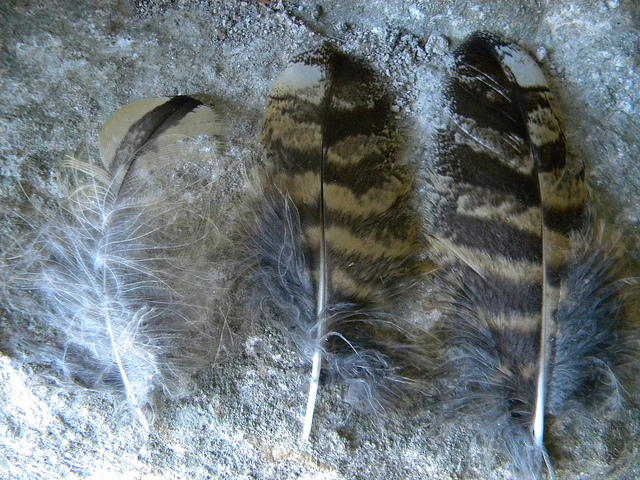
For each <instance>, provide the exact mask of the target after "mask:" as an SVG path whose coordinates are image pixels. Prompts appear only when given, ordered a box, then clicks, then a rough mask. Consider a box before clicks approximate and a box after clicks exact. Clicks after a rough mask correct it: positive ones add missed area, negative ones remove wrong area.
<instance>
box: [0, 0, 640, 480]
mask: <svg viewBox="0 0 640 480" xmlns="http://www.w3.org/2000/svg"><path fill="white" fill-rule="evenodd" d="M0 16H1V18H2V21H1V22H0V42H1V43H0V158H1V159H2V161H1V164H0V204H1V205H2V209H1V210H0V211H1V212H2V216H1V217H0V241H2V242H3V243H4V242H10V241H11V238H12V235H13V232H14V231H15V228H16V218H15V214H16V212H19V211H20V210H21V209H22V208H23V207H24V205H25V204H26V202H25V195H26V196H28V197H29V199H30V201H35V202H41V203H43V204H45V205H46V204H47V202H52V201H54V200H55V198H56V196H57V195H59V192H58V191H57V189H56V175H57V174H56V172H57V170H58V167H59V164H60V161H61V159H63V158H64V156H65V155H68V154H70V153H73V152H74V151H75V150H76V149H77V148H78V146H81V145H84V144H87V145H88V146H89V150H90V151H93V152H94V154H95V144H96V138H97V132H98V130H99V128H100V126H101V125H102V123H103V122H104V121H105V120H106V118H107V117H108V116H109V115H111V114H112V113H113V112H115V111H116V110H117V109H118V108H119V107H121V106H122V105H124V104H126V103H128V102H131V101H133V100H135V99H137V98H141V97H154V96H163V95H176V94H190V95H196V96H198V97H199V98H201V99H204V100H206V101H207V102H209V103H211V104H219V105H223V106H224V108H225V109H226V112H227V113H228V117H229V121H230V123H231V133H230V137H231V138H230V145H231V146H230V149H229V155H230V156H231V158H232V160H233V161H232V162H231V163H232V164H235V165H237V175H236V176H235V177H234V176H233V175H231V176H229V177H225V179H226V180H225V182H224V184H221V185H220V189H221V190H220V191H221V192H222V194H223V195H222V196H221V198H223V199H224V200H221V201H223V206H224V207H225V208H229V209H233V207H234V202H237V198H238V196H239V195H240V194H241V192H242V185H243V174H244V166H245V165H246V164H247V162H248V161H250V160H255V159H259V158H260V157H261V151H260V140H259V139H260V128H261V122H262V118H263V112H264V108H265V104H266V99H267V94H268V91H269V88H270V85H271V83H272V81H273V80H274V78H275V77H276V76H277V74H278V72H279V71H280V70H281V69H282V68H283V66H284V65H286V63H287V60H288V59H289V58H291V57H292V56H293V55H294V54H296V53H298V52H301V51H304V50H307V49H310V48H313V47H314V46H316V45H318V44H319V43H320V42H322V41H324V40H326V39H327V38H328V39H333V41H335V42H336V43H337V44H339V45H340V47H341V48H343V49H344V50H345V51H348V52H352V53H354V54H356V55H358V56H360V57H364V58H367V59H368V61H369V62H370V63H371V64H372V65H373V66H374V68H376V69H377V70H378V71H380V72H382V73H383V74H384V75H385V76H386V77H387V78H389V79H391V81H392V82H393V85H394V87H395V88H396V89H397V92H398V97H397V98H398V100H397V107H398V115H399V116H400V119H401V122H402V124H403V134H404V137H405V139H406V145H407V147H406V155H407V158H408V159H409V160H410V161H412V162H414V163H415V164H416V166H417V168H418V169H420V168H421V167H422V169H423V170H424V167H425V166H426V165H428V163H429V160H430V158H431V155H432V151H433V150H432V144H431V142H432V135H433V133H434V131H435V129H436V128H437V127H438V125H440V124H441V119H442V116H443V113H444V112H443V102H442V98H441V92H442V86H443V81H444V79H445V78H446V72H447V68H448V66H449V63H450V57H449V55H448V54H449V53H450V49H451V48H452V46H454V45H455V44H456V43H457V42H459V41H460V40H461V39H463V38H464V37H466V36H467V35H468V34H470V33H471V32H473V31H476V30H481V29H482V30H490V31H494V32H496V33H500V34H502V35H504V36H505V37H507V38H510V39H514V40H517V41H519V42H520V43H521V44H523V45H524V46H526V47H528V48H529V50H530V51H532V52H533V53H534V54H535V55H536V56H537V58H538V59H539V60H540V61H541V63H542V65H543V68H544V69H545V73H546V74H547V75H548V77H549V79H550V82H551V86H552V90H553V91H554V93H555V94H556V98H557V110H558V114H559V116H560V117H561V121H562V123H563V125H564V128H565V132H566V134H567V141H568V145H569V150H570V153H571V155H572V157H573V158H574V159H578V160H580V161H584V162H585V163H586V165H587V168H588V171H589V173H590V184H591V186H592V188H593V191H594V198H595V199H596V201H597V202H598V204H599V207H600V210H601V212H602V214H603V215H602V216H603V217H604V218H606V219H607V221H608V222H609V223H610V224H611V225H615V226H617V227H621V228H622V229H623V231H624V236H625V237H626V238H627V240H628V243H629V245H630V259H631V260H632V261H635V260H637V259H638V258H639V257H638V252H639V251H640V202H638V198H640V175H639V174H638V169H637V165H636V162H637V160H638V159H639V158H640V146H639V141H638V140H639V139H640V115H639V114H638V113H639V112H638V109H639V108H640V101H639V100H640V84H639V82H640V80H639V77H638V73H639V70H640V65H639V62H640V4H639V3H638V2H636V1H634V0H626V1H625V0H621V1H614V0H609V1H596V0H587V1H575V2H568V1H562V0H542V1H532V0H525V1H522V2H511V1H507V0H499V1H495V2H484V1H480V0H463V1H458V2H449V1H444V0H439V1H421V0H406V1H404V0H398V1H393V2H392V1H387V0H369V1H355V0H354V1H349V0H342V1H319V0H296V1H288V0H278V1H273V2H258V1H247V2H242V1H237V0H218V1H216V0H211V1H204V0H203V1H200V2H198V1H187V0H182V1H180V0H179V1H172V0H167V1H162V0H160V1H153V0H150V1H135V2H134V1H126V0H111V1H97V0H94V1H87V2H82V3H78V2H71V1H68V0H58V1H55V0H54V1H48V2H34V1H24V2H20V1H13V0H10V1H6V2H3V3H2V5H1V6H0ZM234 162H235V163H234ZM419 187H420V188H419V196H420V198H421V199H423V200H425V201H424V202H422V201H421V202H420V204H421V205H426V204H427V203H428V202H427V201H426V200H427V199H428V196H429V195H430V194H431V193H430V190H429V188H428V183H427V182H426V176H425V175H424V174H422V175H421V179H420V181H419ZM224 202H226V203H224ZM416 308H418V307H416ZM1 312H2V317H3V319H2V322H3V324H5V323H8V322H9V317H8V316H9V315H10V313H9V312H7V311H5V310H1ZM13 315H15V313H14V314H13ZM306 372H307V369H306V367H305V366H304V365H303V364H302V363H301V360H300V358H299V356H298V355H297V354H296V352H295V350H293V348H292V347H291V346H290V345H289V344H288V343H287V342H286V341H282V334H281V332H280V331H277V330H274V329H271V328H269V327H266V326H265V322H260V321H259V320H257V321H255V322H253V325H252V328H251V332H250V334H249V335H248V336H246V337H245V338H244V339H243V340H242V344H241V345H238V349H237V351H236V353H235V354H234V356H233V357H232V358H231V359H230V361H228V362H226V363H225V364H222V365H220V366H217V367H215V368H213V369H211V370H209V371H206V372H204V373H203V374H202V375H201V376H200V377H199V378H198V379H196V381H197V383H198V390H197V392H196V393H195V394H194V395H192V396H191V397H189V398H187V399H185V400H183V401H180V402H169V401H167V400H163V399H162V398H160V399H159V400H158V404H157V405H156V408H155V424H154V428H153V430H152V433H151V434H149V435H147V434H145V433H144V432H143V431H142V430H141V429H140V428H139V426H138V425H137V424H136V423H135V422H134V421H131V418H130V416H129V415H128V414H127V412H123V411H122V410H121V409H118V408H114V406H113V404H112V403H111V402H109V401H108V400H105V399H100V398H99V397H96V395H93V394H91V393H90V392H77V391H74V392H68V391H66V390H64V389H60V388H57V387H55V386H54V385H53V384H52V383H51V382H49V381H46V380H43V377H42V376H41V375H38V374H37V372H34V371H33V370H32V369H31V368H30V367H27V366H21V365H20V364H19V363H18V362H16V361H12V360H11V359H10V358H9V357H6V356H1V355H0V404H1V405H2V412H1V413H0V478H15V479H34V478H43V479H53V478H66V479H68V478H131V479H138V478H140V479H160V478H235V479H245V478H246V479H249V478H264V479H267V478H306V479H311V478H313V479H342V478H344V479H364V478H385V479H403V478H430V479H455V478H467V479H474V478H475V479H481V478H496V479H499V478H509V472H508V467H507V465H505V464H504V463H501V462H500V459H498V460H497V461H494V460H492V459H487V455H486V454H485V450H484V449H483V448H482V445H480V444H478V443H477V442H475V441H474V436H473V430H474V426H473V425H469V426H467V427H466V428H464V427H460V428H455V429H449V428H446V427H444V426H441V425H438V424H436V423H434V422H433V419H432V418H423V419H422V420H421V421H415V420H406V421H403V420H391V419H388V420H387V419H380V420H377V421H372V420H371V419H369V418H366V417H363V416H359V415H355V414H353V413H352V412H351V411H350V409H349V407H348V405H347V404H346V403H344V401H343V396H344V393H345V392H343V391H341V390H340V389H339V388H330V389H325V390H323V391H322V392H321V399H320V404H319V406H318V411H317V419H316V425H315V427H314V430H315V433H314V440H313V442H312V443H311V444H310V445H307V446H301V445H299V441H298V438H299V435H300V428H301V421H302V415H303V409H304V402H305V397H306V389H307V374H306ZM629 414H630V418H631V419H632V420H634V419H635V423H634V422H633V421H631V422H627V421H625V422H621V421H619V422H613V423H611V424H610V427H607V426H606V425H605V426H602V425H600V427H601V428H595V429H594V430H593V431H594V432H601V431H606V430H609V431H608V433H607V435H606V436H602V437H601V436H599V435H596V434H592V432H591V430H586V431H582V432H577V433H575V436H574V439H577V442H578V444H579V445H581V447H579V448H576V449H575V450H574V452H573V453H574V460H576V459H577V461H573V462H568V464H567V466H566V467H563V466H562V465H560V466H559V471H558V472H557V473H558V476H559V477H560V478H602V477H601V476H598V475H601V474H602V472H609V475H610V476H611V478H628V479H631V478H637V476H638V475H640V473H639V472H640V467H638V466H637V459H633V458H630V457H629V455H626V453H625V452H626V451H627V450H628V449H629V448H628V447H629V445H633V444H637V442H638V437H639V432H640V424H639V422H638V415H637V412H633V411H632V412H629ZM594 452H595V453H594ZM612 465H615V468H613V470H611V469H610V468H609V467H610V466H612ZM563 468H564V470H563ZM610 470H611V471H610ZM585 472H595V473H594V474H593V476H588V474H587V473H585Z"/></svg>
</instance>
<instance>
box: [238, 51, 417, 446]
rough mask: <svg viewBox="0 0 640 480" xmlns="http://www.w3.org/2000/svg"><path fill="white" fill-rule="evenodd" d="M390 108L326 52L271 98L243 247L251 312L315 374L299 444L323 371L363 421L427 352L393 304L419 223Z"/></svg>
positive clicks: (368, 82)
mask: <svg viewBox="0 0 640 480" xmlns="http://www.w3.org/2000/svg"><path fill="white" fill-rule="evenodd" d="M390 101H391V97H390V96H389V94H388V93H387V89H386V87H385V85H384V84H383V83H382V82H381V81H380V80H379V79H378V78H377V77H376V76H375V74H374V73H373V72H372V71H371V69H370V68H369V67H367V66H365V65H364V64H362V62H360V61H357V60H355V59H352V58H350V57H348V56H346V55H344V54H341V53H339V52H337V51H336V50H335V49H334V48H332V47H331V46H328V45H326V46H324V47H322V48H320V49H318V50H316V51H313V52H309V53H306V54H303V55H301V56H300V57H298V58H297V59H295V60H294V61H293V62H292V64H291V65H290V66H289V67H288V68H287V69H285V70H284V71H283V73H282V74H281V75H280V77H279V78H278V79H277V81H276V82H275V85H274V87H273V89H272V92H271V96H270V98H269V104H268V108H267V114H266V122H265V129H264V142H265V145H266V151H267V155H268V157H269V163H268V165H267V166H266V167H264V168H263V169H261V170H260V172H259V173H258V174H257V177H258V180H257V182H256V183H257V188H256V190H257V194H256V198H255V201H254V202H253V203H252V208H251V209H252V210H253V211H254V212H255V213H254V214H253V215H251V216H250V220H249V221H248V222H247V224H246V226H245V232H246V240H245V242H244V243H245V251H246V257H247V259H248V261H249V263H250V264H251V265H252V270H253V278H254V279H255V281H256V282H257V283H258V285H261V287H260V289H259V292H260V296H259V298H258V301H259V304H260V305H263V306H264V305H267V304H269V305H272V306H275V307H276V308H277V310H278V312H279V313H280V318H282V320H283V325H284V326H285V328H286V329H287V330H288V331H290V332H292V333H293V335H294V337H295V339H296V341H297V342H298V343H299V345H300V350H301V351H302V352H303V353H304V354H305V356H306V357H307V359H308V360H309V361H310V362H311V364H312V372H311V381H310V384H311V386H310V393H309V396H308V401H307V409H306V417H305V422H304V428H303V439H305V440H306V439H308V437H309V434H310V431H311V424H312V419H313V414H314V408H315V403H316V394H317V390H318V386H319V382H320V373H321V371H322V370H324V371H326V372H327V373H328V375H329V377H330V378H341V379H343V380H345V381H346V382H347V384H348V385H349V400H350V402H351V403H352V404H353V405H355V406H356V407H359V408H361V409H363V410H365V411H366V410H369V411H370V410H373V411H381V410H382V409H384V408H385V407H384V406H385V405H387V404H388V402H389V401H390V400H391V399H400V398H402V397H403V396H404V395H406V394H407V392H409V391H411V390H414V389H417V386H418V384H419V380H418V379H419V378H420V371H421V369H420V368H416V367H414V366H413V365H414V364H412V363H411V362H410V360H409V359H410V357H411V355H423V354H424V351H423V349H424V347H422V346H420V345H419V344H418V343H417V342H416V341H415V338H414V332H413V329H412V327H411V325H409V323H408V322H403V321H401V320H400V319H399V317H398V315H397V313H396V312H395V311H394V308H393V305H392V300H393V299H396V298H397V297H398V295H400V293H401V292H402V291H403V290H405V289H406V288H407V285H408V284H409V283H411V281H412V278H414V277H415V274H416V272H417V267H416V261H415V259H414V254H415V252H416V250H417V242H416V238H417V222H416V219H415V217H414V215H413V213H412V211H411V208H410V204H411V184H412V174H411V171H410V170H409V169H408V167H407V166H403V165H400V163H399V162H398V161H397V158H396V157H397V142H396V139H395V138H394V127H393V118H392V115H391V109H390V107H391V103H390Z"/></svg>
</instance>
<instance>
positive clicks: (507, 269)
mask: <svg viewBox="0 0 640 480" xmlns="http://www.w3.org/2000/svg"><path fill="white" fill-rule="evenodd" d="M448 92H449V97H450V100H451V121H450V126H449V128H448V129H447V130H445V131H444V132H442V133H441V135H440V137H439V145H440V152H439V159H438V161H437V165H436V172H437V180H436V182H437V187H438V188H439V190H440V191H441V193H442V195H443V197H444V201H443V202H442V203H441V204H440V205H439V206H438V208H437V209H436V211H435V212H434V219H433V225H434V231H435V234H434V241H433V246H432V249H431V250H432V251H431V253H432V255H433V257H434V258H436V259H437V261H438V262H439V263H440V264H441V265H443V269H442V272H441V277H440V279H441V280H442V281H443V284H444V285H445V286H444V287H443V289H444V290H445V291H446V292H448V293H447V294H448V297H449V308H448V309H447V312H446V318H445V320H444V322H445V324H444V326H443V329H442V332H441V333H442V334H443V335H444V337H445V342H446V343H447V348H448V350H447V352H446V354H445V363H444V366H443V371H446V372H453V373H454V374H455V378H457V380H458V383H457V390H456V391H455V392H454V393H453V394H452V395H453V400H452V402H453V406H454V407H455V408H463V409H466V410H468V411H472V412H474V413H475V414H477V418H482V419H484V420H485V422H486V425H487V426H489V427H490V431H491V432H492V434H491V435H493V436H498V437H499V438H501V439H502V440H503V441H504V443H505V446H506V448H507V449H508V450H509V451H510V452H511V453H512V457H513V459H514V463H515V464H516V467H517V471H519V472H520V473H519V474H518V475H524V474H528V475H534V476H536V477H537V476H539V475H541V474H542V470H541V469H542V468H543V465H544V464H545V463H546V464H547V467H548V471H549V473H550V475H551V476H552V475H553V473H552V472H553V471H552V468H551V465H550V461H549V459H548V455H547V450H546V448H545V445H544V441H545V427H544V424H545V419H546V418H548V417H550V416H561V415H563V414H564V413H566V412H567V411H568V410H569V409H571V408H576V407H575V405H583V406H584V404H585V403H586V402H587V399H588V397H589V396H591V395H595V391H596V390H600V391H601V390H603V389H604V390H606V386H605V384H606V385H608V386H609V388H610V389H609V390H607V391H606V392H604V393H603V395H604V396H607V395H608V396H611V397H615V396H616V395H617V394H618V392H617V380H615V378H616V377H615V374H614V373H613V372H615V371H616V367H617V365H618V364H619V363H621V358H622V357H623V355H621V353H620V352H621V351H623V350H624V349H625V348H628V346H629V345H621V344H619V342H618V340H619V338H618V337H619V335H620V332H621V331H622V330H624V329H625V328H626V327H625V321H626V320H625V306H624V297H625V292H624V284H623V283H622V282H616V280H618V279H619V272H620V269H619V268H617V267H616V265H617V262H618V255H619V249H617V248H616V247H615V245H614V243H613V242H609V241H607V240H605V239H603V236H602V234H601V232H599V231H598V230H597V229H596V228H595V227H593V226H592V225H591V224H592V220H591V216H590V214H589V208H588V195H587V189H586V186H585V182H584V172H583V170H582V169H581V170H580V171H578V172H570V171H568V170H567V171H565V162H566V154H565V144H564V137H563V134H562V131H561V128H560V126H559V123H558V121H557V119H556V117H555V116H554V114H553V111H552V108H551V102H552V96H551V93H550V91H549V88H548V86H547V83H546V81H545V78H544V75H543V74H542V72H541V71H540V69H539V68H538V66H537V65H536V64H535V61H534V60H533V59H532V58H531V57H530V56H529V55H528V54H527V53H525V52H524V51H523V50H522V49H520V48H519V47H517V46H516V45H514V44H510V43H506V42H504V41H502V40H501V39H499V38H497V37H495V36H493V35H490V34H486V33H480V34H476V35H474V36H473V37H472V38H471V39H469V40H468V41H466V42H465V43H464V44H463V45H462V46H461V47H460V48H459V49H458V50H457V52H456V67H455V71H454V74H453V77H452V79H451V83H450V88H449V91H448ZM601 393H602V392H601ZM543 459H544V461H543ZM518 478H520V477H518Z"/></svg>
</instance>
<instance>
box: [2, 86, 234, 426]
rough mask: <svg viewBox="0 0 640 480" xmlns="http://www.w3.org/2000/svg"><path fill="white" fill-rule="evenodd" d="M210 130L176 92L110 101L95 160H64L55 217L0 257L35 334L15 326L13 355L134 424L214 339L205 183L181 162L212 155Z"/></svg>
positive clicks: (205, 358)
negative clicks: (86, 391) (113, 405)
mask: <svg viewBox="0 0 640 480" xmlns="http://www.w3.org/2000/svg"><path fill="white" fill-rule="evenodd" d="M223 133H224V127H223V125H222V123H221V122H220V120H219V117H218V115H217V114H216V113H215V112H214V111H213V110H212V109H211V108H209V107H206V106H204V105H202V104H201V103H200V102H199V101H197V100H195V99H193V98H190V97H173V98H154V99H143V100H139V101H136V102H134V103H132V104H129V105H127V106H125V107H123V108H122V109H121V110H119V111H118V112H116V113H115V114H114V115H113V116H112V117H110V118H109V119H108V120H107V122H106V123H105V125H104V126H103V128H102V130H101V133H100V138H99V149H100V159H101V163H99V164H95V163H90V162H88V161H86V160H83V159H79V158H71V159H69V160H68V161H66V162H65V166H66V167H67V171H68V172H69V175H67V176H63V177H62V180H61V184H60V188H61V190H62V192H63V197H62V198H61V199H60V202H59V205H58V209H57V211H54V212H49V213H47V212H45V211H44V210H43V211H42V212H40V213H39V214H38V213H37V214H35V215H31V216H29V217H28V218H27V219H26V223H27V224H28V227H29V230H30V231H29V232H28V233H27V234H26V235H25V237H23V238H21V241H20V243H19V244H18V245H17V251H16V252H14V254H13V256H12V257H9V256H8V255H7V256H6V257H5V262H4V266H3V270H4V272H5V273H6V276H5V278H6V283H5V288H4V294H5V295H4V297H5V299H6V302H7V303H8V305H9V306H10V307H12V308H13V309H14V310H15V311H17V312H20V313H21V314H22V315H23V316H26V317H33V318H34V319H35V325H36V326H37V328H38V329H42V330H43V332H44V333H43V334H41V335H35V334H34V333H33V332H30V331H27V332H26V333H25V332H24V331H23V332H18V333H17V334H16V336H15V337H14V338H13V343H14V347H15V349H16V351H18V350H23V351H25V352H26V354H27V357H26V359H27V361H40V362H46V363H51V364H54V365H56V366H57V367H59V368H60V369H61V370H62V371H63V372H64V373H65V374H66V376H67V377H68V378H70V379H71V380H73V381H74V382H75V383H77V384H81V385H83V386H86V387H88V388H91V389H94V390H97V391H102V392H108V393H114V394H118V395H124V396H125V397H126V399H127V400H128V402H129V404H130V406H131V407H132V409H133V410H134V412H135V413H136V415H137V417H138V418H139V420H140V422H141V424H142V425H143V427H144V428H145V429H147V430H148V428H149V426H148V418H147V417H148V414H147V413H145V409H146V408H147V407H148V406H149V404H150V401H151V398H150V395H151V393H152V392H153V391H154V390H155V389H157V388H161V389H163V390H164V391H165V393H167V394H168V395H170V396H172V397H175V396H181V395H183V394H184V393H185V392H186V391H188V389H189V384H190V380H189V375H190V374H191V373H193V372H194V371H195V370H197V369H198V368H200V367H202V366H204V365H206V364H208V363H212V362H214V361H215V360H216V358H217V357H218V356H219V355H220V354H221V353H222V351H223V350H224V348H226V342H227V341H228V339H227V338H226V337H227V331H226V328H225V319H224V316H223V315H222V314H221V312H223V311H224V308H223V306H222V305H221V301H222V300H221V298H220V297H221V295H220V292H221V288H220V280H221V279H220V278H219V277H218V276H219V274H220V270H219V269H216V268H213V264H212V262H211V261H210V260H209V257H208V256H209V254H210V253H211V249H212V248H215V247H216V242H219V241H220V236H219V235H218V233H217V231H216V228H215V224H214V223H213V218H212V214H211V212H210V209H209V206H208V205H207V198H209V197H208V195H207V191H208V188H209V187H208V186H207V185H203V184H202V182H201V181H200V182H199V181H197V180H194V178H195V177H194V176H193V175H190V173H189V171H188V168H186V167H185V166H184V164H185V163H189V162H192V164H193V163H196V164H198V163H201V162H204V161H211V160H215V156H216V152H217V151H219V149H220V146H221V144H222V142H223V138H222V136H223ZM180 167H182V169H181V168H180ZM218 267H219V265H218Z"/></svg>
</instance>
